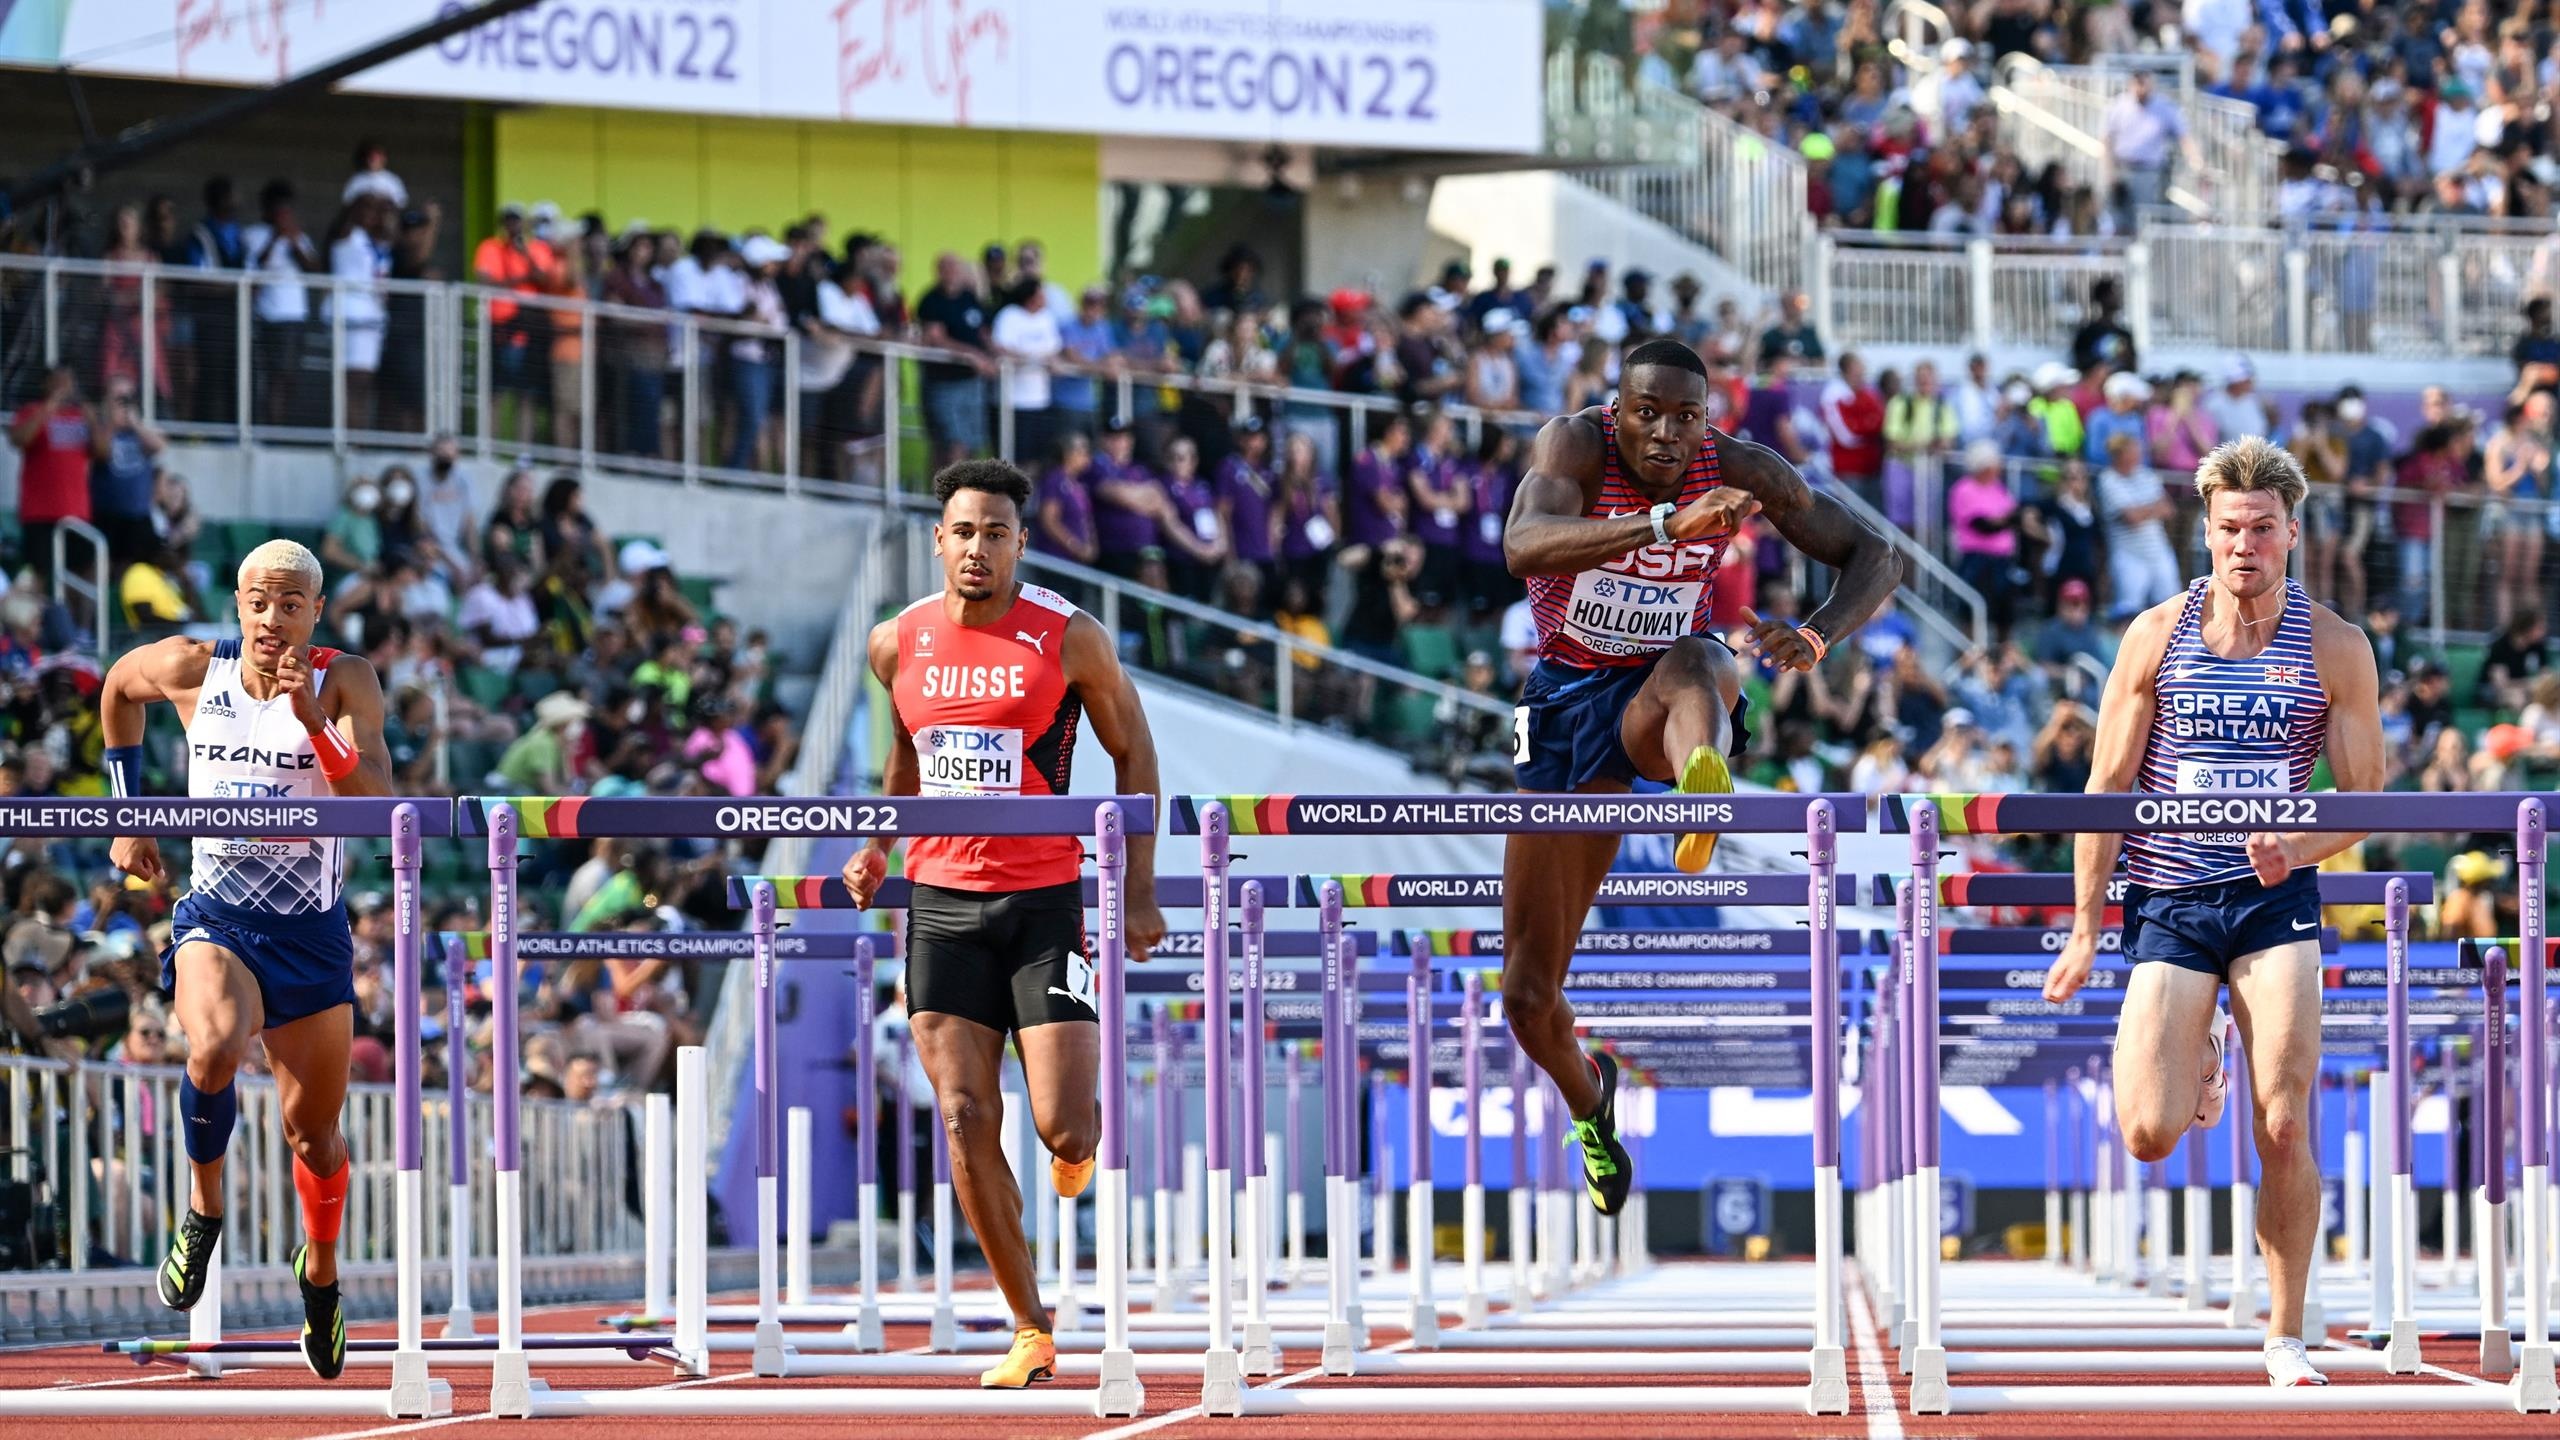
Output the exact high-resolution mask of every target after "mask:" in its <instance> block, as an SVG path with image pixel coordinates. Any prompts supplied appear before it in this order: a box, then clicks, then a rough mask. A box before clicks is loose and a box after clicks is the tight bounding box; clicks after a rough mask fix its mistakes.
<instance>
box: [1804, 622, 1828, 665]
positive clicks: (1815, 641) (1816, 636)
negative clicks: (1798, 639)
mask: <svg viewBox="0 0 2560 1440" xmlns="http://www.w3.org/2000/svg"><path fill="white" fill-rule="evenodd" d="M1796 633H1797V634H1798V635H1801V636H1803V637H1804V643H1806V644H1807V645H1810V646H1812V647H1813V663H1814V664H1816V665H1819V664H1821V663H1822V662H1823V661H1824V660H1825V659H1827V658H1828V657H1829V656H1830V654H1831V642H1830V641H1828V640H1825V639H1823V638H1822V632H1821V631H1819V630H1816V629H1814V628H1813V627H1812V626H1810V625H1799V626H1797V627H1796Z"/></svg>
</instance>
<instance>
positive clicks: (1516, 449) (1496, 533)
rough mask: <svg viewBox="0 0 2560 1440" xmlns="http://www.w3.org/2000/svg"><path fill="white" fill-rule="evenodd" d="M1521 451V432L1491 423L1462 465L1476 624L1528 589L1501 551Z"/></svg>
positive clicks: (1469, 590) (1468, 576)
mask: <svg viewBox="0 0 2560 1440" xmlns="http://www.w3.org/2000/svg"><path fill="white" fill-rule="evenodd" d="M1519 454H1520V437H1519V435H1518V434H1517V433H1516V432H1514V431H1511V430H1507V429H1504V428H1503V427H1502V426H1499V425H1487V426H1485V427H1484V432H1483V434H1482V436H1481V437H1479V439H1478V440H1477V442H1476V450H1475V454H1474V456H1473V457H1472V458H1470V459H1469V460H1467V461H1466V462H1465V463H1464V465H1463V466H1462V467H1461V468H1462V470H1463V473H1464V477H1465V483H1466V486H1467V495H1468V504H1467V518H1466V521H1465V525H1464V538H1463V539H1462V540H1461V542H1460V544H1459V547H1458V548H1459V554H1460V556H1461V558H1462V559H1463V560H1464V562H1465V569H1466V573H1465V582H1464V588H1465V591H1466V596H1467V614H1468V617H1469V623H1470V624H1473V625H1478V626H1482V625H1489V624H1492V623H1493V622H1494V620H1495V618H1496V617H1498V616H1499V615H1501V614H1502V612H1503V611H1504V610H1505V609H1506V608H1508V607H1509V606H1510V604H1511V602H1512V601H1514V600H1516V599H1518V598H1519V597H1520V596H1521V594H1522V593H1523V589H1522V584H1521V582H1520V581H1519V580H1518V579H1517V578H1516V577H1514V576H1513V575H1512V573H1511V567H1510V565H1509V563H1508V562H1507V561H1506V560H1505V559H1504V557H1503V551H1502V525H1503V519H1504V517H1505V516H1508V515H1509V514H1510V513H1511V501H1512V497H1513V495H1514V494H1515V493H1516V492H1517V491H1518V489H1519V485H1520V468H1519V463H1518V457H1519ZM1719 593H1721V590H1720V591H1719Z"/></svg>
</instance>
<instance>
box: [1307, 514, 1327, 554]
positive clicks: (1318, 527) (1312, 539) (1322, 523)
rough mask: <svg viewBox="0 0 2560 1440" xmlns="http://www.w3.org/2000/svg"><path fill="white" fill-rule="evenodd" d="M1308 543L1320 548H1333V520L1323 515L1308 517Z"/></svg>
mask: <svg viewBox="0 0 2560 1440" xmlns="http://www.w3.org/2000/svg"><path fill="white" fill-rule="evenodd" d="M1306 530H1307V543H1308V544H1309V545H1312V546H1314V547H1315V548H1317V549H1318V550H1330V549H1332V548H1333V522H1332V521H1330V520H1327V519H1325V518H1324V517H1323V516H1321V515H1310V516H1308V517H1307V526H1306Z"/></svg>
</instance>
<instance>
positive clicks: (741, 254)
mask: <svg viewBox="0 0 2560 1440" xmlns="http://www.w3.org/2000/svg"><path fill="white" fill-rule="evenodd" d="M738 258H739V261H740V263H741V266H742V271H741V273H742V274H743V276H744V279H745V290H744V293H743V297H742V299H741V302H740V305H739V310H738V318H739V319H741V320H744V321H746V322H748V323H749V324H752V325H756V326H759V327H762V328H763V329H765V330H768V331H772V330H780V329H782V328H784V326H785V325H786V324H788V321H789V317H788V316H787V315H786V314H785V313H784V311H783V308H782V291H781V289H780V287H779V286H778V284H777V281H779V279H780V278H781V274H782V263H783V262H784V261H786V260H788V259H790V258H791V250H790V248H789V247H788V246H786V245H784V244H783V243H782V242H781V241H779V240H776V239H774V238H773V237H772V236H770V235H750V236H748V237H747V238H746V239H745V240H743V241H741V242H739V245H738ZM724 338H725V339H726V342H727V343H726V347H725V348H726V349H727V351H728V376H729V395H730V403H731V405H732V406H733V407H734V408H735V418H734V422H733V423H732V425H731V427H730V430H729V447H728V457H727V462H726V463H727V464H728V467H729V468H730V469H732V470H746V469H763V470H780V469H781V468H782V447H783V445H784V444H785V443H790V444H797V443H799V442H798V438H797V437H786V436H784V435H783V434H782V433H781V430H780V427H779V426H777V425H775V424H773V423H772V422H773V421H774V420H775V418H776V412H777V411H778V410H779V409H780V408H781V407H780V406H779V404H778V403H777V399H776V397H777V396H778V395H779V394H780V390H779V389H778V387H779V385H780V384H781V382H782V374H781V366H782V355H781V346H780V342H778V341H775V340H768V339H766V338H764V337H763V336H762V335H758V334H732V335H729V336H726V337H724Z"/></svg>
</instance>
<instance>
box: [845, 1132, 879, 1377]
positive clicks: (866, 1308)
mask: <svg viewBox="0 0 2560 1440" xmlns="http://www.w3.org/2000/svg"><path fill="white" fill-rule="evenodd" d="M866 1129H867V1127H866ZM863 1138H864V1139H865V1140H866V1141H868V1140H869V1139H870V1136H869V1135H868V1134H867V1133H866V1134H865V1136H864V1137H863ZM854 1195H855V1201H854V1203H856V1204H857V1205H860V1206H861V1207H862V1218H861V1219H860V1220H859V1221H857V1222H856V1225H855V1229H856V1233H857V1234H858V1235H859V1236H860V1237H861V1239H860V1244H861V1246H862V1259H861V1266H862V1282H861V1283H862V1295H861V1299H860V1305H861V1308H860V1309H859V1310H857V1311H855V1312H854V1318H853V1322H852V1324H851V1325H849V1326H847V1327H846V1328H848V1329H850V1330H852V1331H853V1343H854V1345H855V1346H856V1347H857V1348H859V1349H860V1350H862V1351H863V1352H864V1353H865V1354H878V1353H879V1352H880V1350H881V1349H882V1348H883V1347H884V1346H885V1345H886V1344H887V1341H886V1340H885V1339H884V1338H883V1337H882V1335H881V1324H880V1182H879V1181H877V1180H865V1181H863V1182H862V1183H861V1184H860V1185H859V1186H857V1187H856V1188H855V1191H854Z"/></svg>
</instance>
